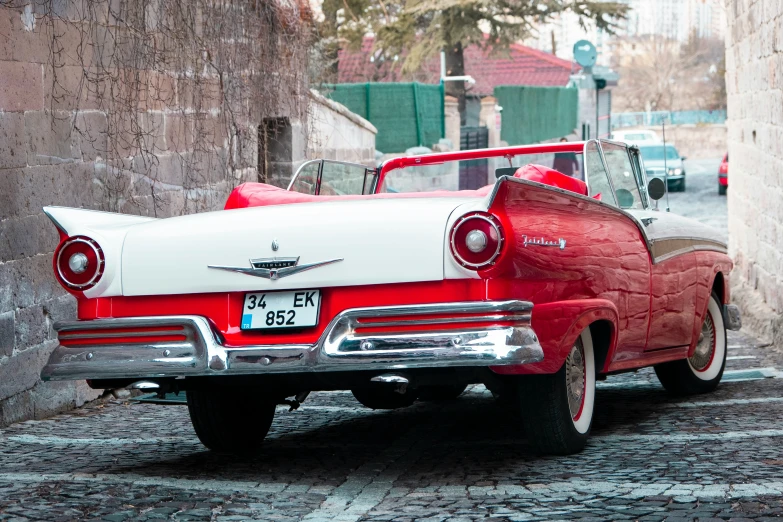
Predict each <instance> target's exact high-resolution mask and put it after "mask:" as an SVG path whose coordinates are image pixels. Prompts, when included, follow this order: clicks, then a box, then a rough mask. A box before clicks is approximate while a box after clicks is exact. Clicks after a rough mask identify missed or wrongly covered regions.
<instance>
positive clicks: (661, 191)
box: [647, 178, 666, 201]
mask: <svg viewBox="0 0 783 522" xmlns="http://www.w3.org/2000/svg"><path fill="white" fill-rule="evenodd" d="M647 194H648V195H649V196H650V199H652V200H655V201H658V200H659V199H661V198H662V197H663V196H664V195H665V194H666V184H665V183H664V181H663V180H662V179H661V178H653V179H651V180H650V182H649V183H648V184H647Z"/></svg>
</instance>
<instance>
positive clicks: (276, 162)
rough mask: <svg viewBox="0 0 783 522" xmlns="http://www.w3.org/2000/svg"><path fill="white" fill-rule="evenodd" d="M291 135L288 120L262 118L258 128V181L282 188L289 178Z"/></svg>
mask: <svg viewBox="0 0 783 522" xmlns="http://www.w3.org/2000/svg"><path fill="white" fill-rule="evenodd" d="M292 139H293V133H292V130H291V122H290V120H289V119H288V118H284V117H280V118H264V120H263V122H262V123H261V125H259V126H258V181H260V182H261V183H270V184H273V185H279V186H283V185H285V184H287V183H288V181H289V178H290V177H291V172H290V170H291V162H292V160H293V143H292Z"/></svg>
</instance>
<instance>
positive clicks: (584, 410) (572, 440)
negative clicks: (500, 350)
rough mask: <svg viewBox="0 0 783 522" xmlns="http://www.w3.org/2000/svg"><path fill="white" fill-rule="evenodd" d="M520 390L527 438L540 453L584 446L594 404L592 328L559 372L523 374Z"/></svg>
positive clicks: (564, 452)
mask: <svg viewBox="0 0 783 522" xmlns="http://www.w3.org/2000/svg"><path fill="white" fill-rule="evenodd" d="M518 393H519V395H518V396H519V403H520V407H521V411H520V413H521V415H522V421H523V425H524V427H525V431H526V432H527V436H528V441H529V442H530V444H532V445H533V447H535V448H536V449H537V450H538V451H539V452H540V453H546V454H555V455H568V454H571V453H576V452H579V451H581V450H582V449H584V447H585V444H586V443H587V438H588V437H589V435H590V428H591V426H592V423H593V410H594V407H595V354H594V351H593V339H592V337H591V335H590V329H589V328H585V330H584V331H583V332H582V333H581V334H580V336H579V337H578V338H577V340H576V342H575V343H574V345H573V346H572V347H571V351H570V352H569V354H568V356H567V357H566V361H565V363H564V364H563V366H562V367H561V368H560V370H558V372H557V373H554V374H551V375H524V376H521V377H520V378H519V387H518Z"/></svg>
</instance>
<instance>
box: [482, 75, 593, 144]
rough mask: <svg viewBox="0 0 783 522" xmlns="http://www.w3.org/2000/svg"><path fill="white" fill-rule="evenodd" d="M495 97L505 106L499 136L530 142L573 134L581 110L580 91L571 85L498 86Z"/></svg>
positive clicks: (509, 139) (513, 141)
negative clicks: (570, 86)
mask: <svg viewBox="0 0 783 522" xmlns="http://www.w3.org/2000/svg"><path fill="white" fill-rule="evenodd" d="M495 98H497V100H498V105H500V106H501V107H503V113H502V115H503V116H502V119H501V121H502V124H501V129H500V139H502V140H504V141H506V142H508V144H509V145H529V144H531V143H538V142H541V141H544V140H550V139H553V138H558V137H562V136H565V135H567V134H571V133H572V132H573V131H574V129H575V128H576V125H577V121H578V112H579V90H578V89H574V88H569V87H533V86H527V85H499V86H497V87H495Z"/></svg>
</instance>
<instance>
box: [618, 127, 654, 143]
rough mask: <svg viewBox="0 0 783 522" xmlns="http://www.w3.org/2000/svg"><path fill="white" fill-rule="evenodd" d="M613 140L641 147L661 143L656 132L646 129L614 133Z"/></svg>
mask: <svg viewBox="0 0 783 522" xmlns="http://www.w3.org/2000/svg"><path fill="white" fill-rule="evenodd" d="M612 139H613V140H614V141H624V142H625V143H630V144H639V145H641V144H648V143H658V142H660V141H661V140H660V138H659V137H658V134H657V133H656V132H655V131H651V130H644V129H637V130H622V131H614V132H613V133H612Z"/></svg>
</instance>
